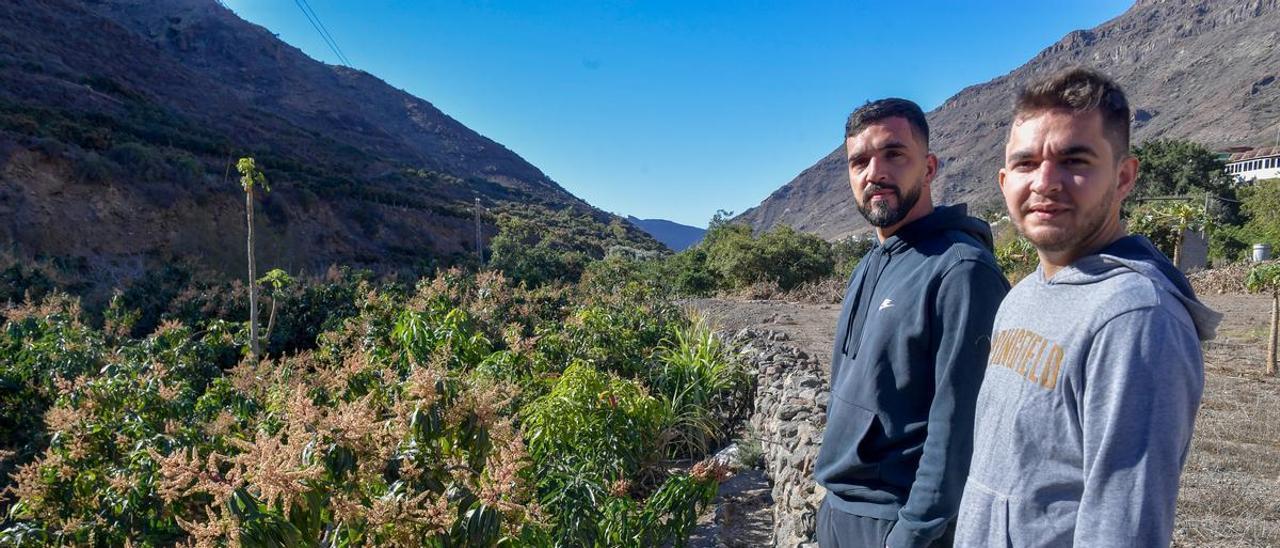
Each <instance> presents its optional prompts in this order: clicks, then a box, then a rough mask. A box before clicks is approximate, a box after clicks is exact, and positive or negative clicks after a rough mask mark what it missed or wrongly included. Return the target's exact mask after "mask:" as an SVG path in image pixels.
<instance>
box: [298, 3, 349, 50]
mask: <svg viewBox="0 0 1280 548" xmlns="http://www.w3.org/2000/svg"><path fill="white" fill-rule="evenodd" d="M302 5H303V7H305V8H307V11H309V12H311V17H312V18H314V19H315V20H316V24H317V25H320V30H321V31H323V32H324V34H325V36H328V37H329V42H330V43H331V44H333V48H334V49H336V50H338V55H339V56H341V57H342V61H343V62H344V63H346V64H347V66H348V67H350V66H351V60H350V59H348V58H347V54H346V53H345V52H343V51H342V48H341V47H339V46H338V40H337V39H335V38H334V37H333V34H332V33H330V32H329V29H328V27H325V26H324V21H321V20H320V14H318V13H316V9H315V8H313V7H311V3H310V2H307V0H302Z"/></svg>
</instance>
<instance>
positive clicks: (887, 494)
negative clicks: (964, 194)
mask: <svg viewBox="0 0 1280 548" xmlns="http://www.w3.org/2000/svg"><path fill="white" fill-rule="evenodd" d="M1008 290H1009V284H1008V282H1007V281H1006V280H1005V278H1004V276H1003V275H1002V274H1001V273H1000V269H999V268H998V267H997V266H996V264H995V258H994V257H993V256H992V254H991V229H990V227H989V226H988V225H987V223H985V222H983V221H982V220H980V219H975V218H973V217H969V216H967V215H965V207H964V206H963V205H959V206H949V207H938V208H935V209H934V212H933V213H931V214H929V215H927V216H925V217H922V218H920V219H918V220H916V221H915V222H912V223H911V224H908V225H906V226H904V227H902V228H901V229H899V230H898V231H897V232H896V233H895V234H893V235H892V236H890V237H889V238H887V239H885V241H884V242H883V243H882V244H881V245H879V246H876V247H875V248H873V249H872V250H871V251H870V252H868V253H867V255H866V257H864V258H863V259H862V261H861V262H860V263H859V264H858V268H857V269H856V270H855V271H854V273H853V277H852V280H851V282H850V285H849V289H848V291H847V292H846V294H845V299H844V310H843V311H842V312H841V314H840V321H839V323H838V324H837V331H836V337H835V348H834V349H833V352H832V358H831V400H830V403H829V404H828V409H827V428H826V431H825V432H824V433H823V438H822V447H821V449H820V450H819V451H818V458H817V462H816V463H815V466H814V473H813V475H814V479H816V480H817V481H818V483H819V484H821V485H822V486H823V487H826V488H827V490H828V491H829V492H830V496H828V497H827V501H828V504H830V505H831V506H832V507H833V508H834V509H836V510H839V511H841V512H844V513H847V514H853V515H857V516H864V517H870V518H876V519H884V520H894V521H896V523H895V524H894V526H893V529H892V531H891V532H890V534H889V538H888V544H889V546H892V547H893V548H899V547H903V546H928V545H930V544H931V543H933V541H934V540H936V539H937V538H939V537H941V536H942V535H943V534H944V533H945V531H946V528H947V526H948V525H949V524H950V523H952V521H953V520H954V518H955V515H956V511H957V509H958V507H959V503H960V495H961V490H962V486H963V484H964V479H965V476H966V475H967V470H968V467H969V454H970V452H971V451H972V445H971V444H972V438H973V436H972V434H973V406H974V403H975V401H976V399H977V396H978V389H979V387H980V386H981V383H982V373H983V370H984V369H985V367H986V360H987V347H988V344H989V342H990V340H989V337H990V335H991V322H992V320H993V319H994V318H995V312H996V308H997V307H998V306H999V304H1000V299H1001V298H1002V297H1004V294H1005V292H1007V291H1008Z"/></svg>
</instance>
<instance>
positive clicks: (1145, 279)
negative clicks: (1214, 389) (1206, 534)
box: [956, 236, 1220, 548]
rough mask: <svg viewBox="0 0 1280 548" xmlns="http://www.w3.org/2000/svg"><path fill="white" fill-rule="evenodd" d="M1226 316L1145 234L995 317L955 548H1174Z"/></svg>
mask: <svg viewBox="0 0 1280 548" xmlns="http://www.w3.org/2000/svg"><path fill="white" fill-rule="evenodd" d="M1219 318H1220V315H1219V314H1218V313H1216V312H1214V311H1212V310H1210V309H1209V308H1207V307H1205V306H1204V305H1203V304H1201V303H1200V302H1199V301H1198V300H1196V297H1195V294H1194V292H1193V291H1192V290H1191V286H1190V284H1188V283H1187V281H1186V278H1185V277H1184V276H1183V275H1182V274H1181V273H1180V272H1178V271H1177V269H1175V268H1174V267H1173V265H1172V264H1170V263H1169V261H1168V260H1167V259H1165V257H1164V256H1163V255H1161V254H1160V252H1159V251H1157V250H1156V249H1155V248H1154V247H1153V246H1152V245H1151V243H1150V242H1149V241H1147V240H1146V239H1145V238H1142V237H1140V236H1129V237H1125V238H1121V239H1120V240H1117V241H1116V242H1115V243H1112V244H1111V245H1110V246H1108V247H1107V248H1106V249H1104V250H1102V251H1101V252H1100V253H1098V254H1096V255H1090V256H1087V257H1084V258H1081V259H1080V260H1078V261H1076V262H1075V263H1074V264H1072V265H1071V266H1069V267H1067V268H1064V269H1062V270H1061V271H1059V272H1058V273H1057V274H1056V275H1055V276H1054V277H1053V278H1052V279H1049V280H1045V279H1044V276H1043V272H1042V271H1041V270H1037V271H1036V272H1035V273H1033V274H1031V275H1030V276H1027V278H1026V279H1024V280H1022V282H1020V283H1019V284H1018V285H1016V286H1015V287H1014V288H1013V290H1012V291H1011V292H1010V293H1009V295H1008V296H1007V297H1006V298H1005V300H1004V302H1003V303H1002V304H1001V305H1000V311H999V312H998V313H997V315H996V321H995V326H994V328H993V331H992V342H991V354H990V357H989V359H988V364H987V371H986V377H985V379H984V381H983V385H982V389H981V391H980V392H979V395H978V404H977V415H976V423H975V428H974V444H973V445H974V453H973V461H972V465H971V467H970V470H969V480H968V482H967V483H966V484H965V489H964V495H963V498H962V500H961V503H960V515H959V518H958V523H957V532H956V546H974V547H990V548H999V547H1003V546H1019V547H1020V546H1035V547H1045V546H1073V545H1074V546H1081V547H1090V548H1093V547H1107V546H1122V547H1125V548H1133V547H1144V548H1145V547H1148V546H1168V545H1169V542H1170V539H1171V536H1172V534H1173V516H1174V504H1175V501H1176V500H1177V495H1178V477H1179V475H1180V474H1181V471H1182V465H1183V464H1184V463H1185V462H1186V457H1187V450H1188V449H1189V448H1190V445H1191V431H1192V428H1193V426H1194V423H1195V416H1196V411H1197V409H1198V408H1199V406H1200V394H1201V391H1202V390H1203V388H1204V364H1203V362H1202V360H1201V355H1200V344H1199V341H1200V340H1208V339H1211V338H1213V335H1214V329H1215V327H1216V325H1217V323H1218V320H1219Z"/></svg>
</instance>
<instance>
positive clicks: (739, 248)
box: [698, 223, 834, 290]
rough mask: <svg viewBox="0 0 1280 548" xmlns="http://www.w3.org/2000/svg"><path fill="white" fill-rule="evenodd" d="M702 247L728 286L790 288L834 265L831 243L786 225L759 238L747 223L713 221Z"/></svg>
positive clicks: (738, 287)
mask: <svg viewBox="0 0 1280 548" xmlns="http://www.w3.org/2000/svg"><path fill="white" fill-rule="evenodd" d="M698 247H700V248H702V249H704V250H705V251H706V255H707V266H708V268H709V269H710V270H711V271H712V272H714V273H715V275H716V276H717V278H719V279H720V280H721V281H722V284H723V287H725V288H727V289H740V288H744V287H747V286H749V285H751V284H754V283H756V282H772V283H775V284H777V285H778V287H779V288H781V289H783V290H787V289H791V288H793V287H796V286H797V285H800V284H801V283H803V282H806V281H812V280H816V279H818V278H822V277H824V276H828V275H830V274H831V271H832V267H833V266H834V261H833V259H832V255H831V246H830V244H828V243H827V242H826V241H824V240H822V239H821V238H819V237H817V236H814V235H812V234H806V233H803V232H797V231H796V230H794V229H792V228H791V227H789V226H786V225H781V226H778V227H776V228H774V229H773V230H770V231H769V232H766V233H764V234H762V235H761V236H760V237H758V238H757V237H755V236H753V235H752V232H751V227H749V226H747V225H743V224H736V223H721V224H715V223H713V224H712V227H711V228H710V229H709V230H708V231H707V234H706V236H705V237H704V238H703V240H702V243H701V244H699V246H698Z"/></svg>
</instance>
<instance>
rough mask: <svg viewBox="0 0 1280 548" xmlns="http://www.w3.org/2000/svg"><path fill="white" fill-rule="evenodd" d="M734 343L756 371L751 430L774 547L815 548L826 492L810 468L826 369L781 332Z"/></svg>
mask: <svg viewBox="0 0 1280 548" xmlns="http://www.w3.org/2000/svg"><path fill="white" fill-rule="evenodd" d="M735 339H736V340H738V341H740V344H742V347H741V348H742V356H743V358H744V359H745V360H746V361H747V362H748V364H749V365H750V366H751V367H753V368H754V370H755V371H756V394H755V407H754V412H753V413H752V415H751V419H750V424H751V429H752V430H753V431H754V433H755V435H756V436H757V437H758V438H759V440H760V444H761V447H762V450H763V459H764V468H765V473H766V474H768V476H769V479H770V480H772V482H773V493H772V495H773V500H774V510H773V525H774V532H773V545H774V546H778V547H787V548H792V547H804V548H809V547H816V546H817V543H816V542H814V527H815V523H816V517H817V511H818V505H819V504H821V503H822V497H823V496H824V495H825V490H824V489H822V487H819V486H817V485H816V484H815V483H814V482H813V465H814V461H815V460H817V457H818V445H819V444H820V443H821V441H822V430H823V427H824V426H825V423H826V415H827V401H828V398H830V392H829V388H828V386H827V384H828V383H827V372H826V369H825V366H824V365H823V363H822V362H821V361H819V360H817V359H816V358H814V357H812V356H809V355H807V354H805V353H804V352H803V351H801V350H799V349H797V348H795V347H794V346H790V345H788V344H787V341H788V336H787V334H786V333H783V332H781V331H767V330H766V331H761V330H755V329H750V328H748V329H743V330H742V331H739V332H738V333H737V335H736V337H735Z"/></svg>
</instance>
